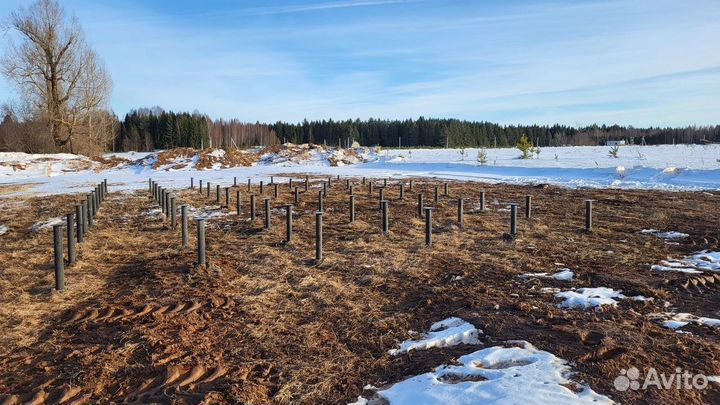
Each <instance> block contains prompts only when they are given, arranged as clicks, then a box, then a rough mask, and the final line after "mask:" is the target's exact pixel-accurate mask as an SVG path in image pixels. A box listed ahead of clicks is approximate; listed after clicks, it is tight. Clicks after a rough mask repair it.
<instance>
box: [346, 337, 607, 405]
mask: <svg viewBox="0 0 720 405" xmlns="http://www.w3.org/2000/svg"><path fill="white" fill-rule="evenodd" d="M513 343H515V344H516V345H519V347H503V346H494V347H489V348H486V349H482V350H479V351H476V352H474V353H470V354H468V355H465V356H462V357H460V358H459V359H458V362H459V363H460V365H441V366H439V367H437V368H435V370H433V371H431V372H428V373H425V374H420V375H418V376H415V377H411V378H409V379H407V380H404V381H401V382H399V383H397V384H394V385H392V386H391V387H390V388H388V389H385V390H382V391H378V392H377V396H378V397H379V398H381V399H383V400H386V401H387V402H388V403H389V405H439V404H443V405H476V404H483V405H514V404H516V405H535V404H537V405H547V404H554V405H584V404H588V405H590V404H592V405H603V404H613V403H614V402H613V401H612V400H611V399H610V398H608V397H606V396H603V395H600V394H598V393H596V392H594V391H593V390H592V389H590V388H589V387H587V386H583V385H580V384H578V383H577V382H575V381H572V380H570V377H571V369H570V367H569V366H568V365H567V362H566V361H565V360H563V359H560V358H558V357H555V356H554V355H553V354H551V353H549V352H546V351H542V350H538V349H537V348H535V347H534V346H533V345H531V344H530V343H528V342H524V341H520V342H513ZM365 403H367V402H361V399H359V400H358V402H355V404H365Z"/></svg>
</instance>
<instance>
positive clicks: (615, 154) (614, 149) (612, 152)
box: [608, 145, 620, 159]
mask: <svg viewBox="0 0 720 405" xmlns="http://www.w3.org/2000/svg"><path fill="white" fill-rule="evenodd" d="M619 152H620V146H618V145H615V146H613V147H611V148H610V150H609V151H608V156H610V157H612V158H615V159H617V158H618V153H619Z"/></svg>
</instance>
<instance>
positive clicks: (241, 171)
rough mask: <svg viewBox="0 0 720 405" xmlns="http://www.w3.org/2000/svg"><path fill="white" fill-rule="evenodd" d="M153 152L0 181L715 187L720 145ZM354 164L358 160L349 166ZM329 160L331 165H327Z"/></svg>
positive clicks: (32, 162) (39, 189) (23, 163)
mask: <svg viewBox="0 0 720 405" xmlns="http://www.w3.org/2000/svg"><path fill="white" fill-rule="evenodd" d="M468 151H469V152H468ZM631 151H632V152H631ZM158 153H160V152H152V153H132V152H129V153H121V154H119V153H115V154H107V155H105V156H104V157H106V158H120V159H127V160H128V161H129V162H128V163H125V164H119V165H118V166H116V167H112V168H107V164H106V163H105V164H102V163H99V162H95V161H92V160H90V159H88V158H85V157H82V156H77V155H25V154H0V179H1V180H2V181H3V182H4V183H8V184H22V183H33V184H32V186H31V187H28V188H27V189H24V190H21V191H17V192H13V193H11V195H21V194H46V195H47V194H59V193H67V192H68V191H69V190H72V191H77V192H84V189H88V190H89V189H91V188H92V186H93V185H94V184H95V183H97V182H98V181H100V180H102V179H105V178H106V179H108V182H109V183H110V184H111V186H110V187H111V189H112V190H111V191H117V190H136V189H143V188H145V187H147V179H148V177H152V178H153V180H156V181H158V182H159V183H160V184H162V185H163V186H165V187H171V188H172V187H183V188H184V187H186V186H187V185H188V184H189V183H190V177H196V179H203V180H206V181H212V182H220V183H227V182H228V179H232V177H234V176H238V177H243V178H252V179H253V181H254V182H256V181H258V180H266V179H267V178H268V177H269V176H270V175H278V174H283V173H287V167H293V168H295V171H297V172H302V173H308V174H314V175H323V176H325V175H341V176H355V177H359V176H365V177H368V178H387V177H394V178H403V177H435V178H438V179H453V180H463V181H479V182H487V183H509V184H537V183H547V184H555V185H558V186H563V187H569V188H578V187H590V188H597V187H603V188H604V187H611V188H625V189H635V188H639V189H658V190H720V163H718V162H717V156H719V155H720V145H706V146H702V145H689V146H685V145H682V146H672V145H665V146H642V147H640V146H632V147H623V148H621V155H620V156H621V157H620V158H619V159H614V158H607V157H606V156H607V149H606V148H605V147H558V148H543V153H542V154H541V155H540V158H538V159H518V158H517V155H518V153H519V152H518V151H517V150H516V149H514V148H504V149H488V155H489V156H488V162H489V163H488V164H486V165H477V162H476V161H475V159H474V158H470V159H467V156H475V153H473V151H471V150H469V149H467V150H466V153H465V155H462V154H460V151H459V150H458V149H413V150H391V151H384V150H383V151H380V152H378V150H377V149H376V148H353V149H352V150H347V149H345V150H342V151H339V150H337V149H336V148H325V147H322V146H320V147H317V146H315V145H313V146H312V147H311V146H310V145H288V146H287V148H286V149H284V150H281V151H279V152H277V153H266V154H265V155H264V156H262V157H261V158H260V160H259V161H257V162H256V164H255V165H253V166H251V167H228V166H230V165H231V163H232V162H230V160H232V159H228V156H227V153H226V154H225V156H224V157H222V158H218V157H217V156H212V154H218V155H219V154H220V153H221V152H217V151H212V150H206V151H205V153H206V157H208V159H206V160H205V162H206V163H207V162H209V166H208V165H207V164H206V165H204V166H203V167H204V168H205V169H216V170H198V168H197V167H196V164H197V163H198V159H199V156H198V154H197V151H192V152H190V151H189V152H188V154H187V155H186V156H176V157H174V158H171V159H168V161H166V162H165V163H164V164H163V165H161V166H160V167H157V168H156V169H153V168H152V166H153V165H154V164H155V163H156V162H157V155H158ZM242 153H246V154H249V155H248V156H247V157H248V159H251V160H252V159H255V153H259V150H251V151H244V152H242ZM555 155H557V158H555ZM357 156H359V159H358V157H357ZM640 156H643V158H642V159H640V158H639V157H640ZM399 157H402V158H399ZM395 158H398V159H395ZM357 161H360V162H359V163H355V162H357ZM13 162H14V163H13ZM223 162H224V163H223ZM333 162H335V164H337V165H338V166H333ZM618 165H622V166H623V167H624V168H625V170H624V171H623V173H622V175H620V174H618V173H617V172H616V167H617V166H618ZM669 166H672V167H682V168H683V169H682V170H681V171H679V173H677V174H673V175H667V174H665V173H663V170H664V168H666V167H669ZM95 170H98V171H95Z"/></svg>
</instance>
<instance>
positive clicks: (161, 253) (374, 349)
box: [0, 175, 720, 404]
mask: <svg viewBox="0 0 720 405" xmlns="http://www.w3.org/2000/svg"><path fill="white" fill-rule="evenodd" d="M276 178H277V177H276ZM297 178H298V179H299V178H301V176H300V175H298V176H297ZM229 183H231V181H229ZM355 183H356V188H355V189H356V195H357V197H356V204H357V221H356V223H355V224H353V225H350V224H348V223H347V220H346V218H347V208H346V207H347V194H346V191H345V190H344V185H343V184H341V183H340V182H334V183H333V187H332V188H331V189H330V193H329V196H328V199H327V201H326V209H325V211H326V213H325V215H324V237H325V245H324V247H325V260H324V261H323V263H322V264H321V265H319V266H315V265H313V263H312V259H313V257H314V220H315V218H314V212H315V210H316V198H317V190H318V189H319V185H318V184H313V186H312V187H311V189H310V192H309V195H308V196H305V195H303V197H302V203H301V204H300V206H299V207H296V209H295V235H294V240H293V242H292V243H290V244H284V243H283V242H282V240H283V238H284V226H283V224H284V215H283V211H282V210H279V209H276V208H274V209H273V211H272V216H273V218H272V227H271V229H270V230H267V231H264V230H262V228H261V227H262V220H261V218H258V219H257V220H256V221H255V222H251V221H249V220H248V219H247V209H246V210H245V212H244V213H243V214H242V215H240V216H237V215H234V214H232V213H231V214H230V215H227V216H223V217H219V218H215V219H211V220H209V221H208V230H207V235H208V257H209V259H210V263H211V269H210V270H211V271H209V272H198V271H194V270H193V269H194V268H195V263H194V261H195V255H194V252H193V251H192V249H187V250H183V249H180V248H179V233H178V231H172V230H169V229H167V227H166V225H165V224H164V223H163V222H162V220H161V219H159V218H154V219H153V218H146V217H145V216H143V215H141V214H142V213H143V212H145V211H146V210H147V209H149V208H150V207H152V206H153V204H152V202H151V201H150V200H149V199H148V198H147V193H145V192H138V193H137V194H135V195H111V196H110V198H109V200H108V201H106V203H105V204H104V206H103V207H102V209H101V213H100V216H99V218H98V223H97V225H96V227H95V228H94V229H93V230H92V232H91V234H90V235H89V237H88V239H87V241H86V242H85V243H84V244H83V246H81V247H80V257H79V262H78V265H76V266H74V267H72V268H70V269H68V270H67V274H66V279H67V284H68V285H67V290H66V291H64V292H62V293H52V292H51V291H50V288H49V286H51V285H52V274H51V273H52V271H51V258H52V252H51V235H50V232H44V233H40V234H35V233H30V232H27V231H25V230H27V229H28V228H29V227H30V226H31V225H32V224H33V223H34V222H35V221H37V220H39V219H46V218H50V217H54V216H59V215H61V214H63V213H64V210H66V209H67V207H71V206H72V204H73V197H72V196H54V197H44V198H43V199H37V198H31V199H28V200H25V201H23V202H22V203H23V205H20V206H17V205H11V206H10V208H8V209H3V210H2V211H0V223H4V224H7V225H9V226H10V229H11V231H10V233H8V234H6V235H4V236H2V237H1V238H2V240H3V242H5V244H4V246H2V247H1V248H0V260H2V263H4V266H3V267H2V270H0V283H1V284H0V290H1V291H3V292H4V294H2V297H1V298H0V327H2V328H3V330H4V331H5V333H4V334H3V337H2V340H0V358H2V359H3V360H2V365H3V370H4V371H5V373H3V375H2V376H0V387H1V388H0V398H2V396H3V394H7V395H10V394H17V395H18V397H17V399H18V400H19V401H20V400H22V401H27V400H28V399H29V398H31V397H33V396H35V395H39V394H38V393H39V392H44V393H45V395H46V398H45V402H46V403H53V401H55V402H57V398H58V397H59V396H60V395H61V394H62V390H63V389H64V388H67V387H69V386H72V387H76V388H77V389H78V392H77V393H74V394H73V397H74V398H85V400H86V402H94V403H97V402H103V403H106V402H122V401H128V402H132V401H137V402H142V403H148V402H154V403H155V402H156V403H174V404H186V403H187V404H189V403H192V404H197V403H274V404H338V403H347V402H349V401H351V400H353V399H354V398H356V397H357V395H358V394H359V393H360V392H362V387H363V386H364V385H365V384H368V383H370V384H374V385H377V386H381V385H383V384H387V383H392V382H396V381H398V380H400V379H402V378H404V377H405V376H407V375H412V374H417V373H420V372H423V371H427V370H429V369H430V368H432V367H434V366H437V365H439V364H442V363H447V362H449V361H452V359H453V358H454V357H457V356H458V355H460V354H464V353H467V352H469V351H472V350H474V349H475V348H469V347H455V348H449V349H437V350H431V351H428V352H420V353H413V354H410V355H406V356H400V357H392V356H389V355H388V354H387V350H388V349H391V348H393V347H395V346H396V345H397V344H398V342H400V341H402V340H404V339H406V338H408V337H409V336H408V333H407V331H408V330H410V329H412V330H426V329H427V328H428V326H429V325H430V323H431V322H434V321H437V320H439V319H442V318H444V317H447V316H453V315H454V316H460V317H463V318H464V319H466V320H468V321H469V322H472V323H474V324H476V325H477V326H478V327H480V328H482V329H483V330H484V331H485V334H486V336H488V337H489V338H492V339H493V341H494V342H496V341H500V340H506V339H525V340H528V341H530V342H532V343H533V344H535V345H536V346H538V347H539V348H541V349H545V350H549V351H551V352H553V353H555V354H557V355H558V356H560V357H563V358H565V359H568V360H570V361H572V362H573V363H574V366H575V368H576V369H577V370H578V372H579V373H578V378H579V379H581V380H583V381H586V382H588V383H589V384H590V385H591V386H592V387H593V388H595V389H596V390H597V391H599V392H602V393H604V394H608V395H611V396H612V397H613V398H614V399H616V400H619V401H620V402H622V403H638V404H645V403H647V404H654V403H659V402H662V403H683V404H702V403H713V402H717V400H718V397H719V395H720V392H719V391H718V389H717V386H714V385H713V386H711V387H709V388H708V390H705V391H691V392H688V391H658V390H651V391H646V392H634V391H631V392H625V393H619V392H617V391H614V390H613V389H612V380H613V378H614V376H616V375H619V370H620V369H621V368H627V367H630V366H632V365H634V366H638V367H641V366H646V367H649V366H654V367H656V368H658V369H659V370H661V371H663V370H664V371H665V372H668V373H669V372H672V371H673V370H674V368H675V367H683V368H685V369H688V370H695V371H698V372H700V371H702V372H705V373H708V374H720V367H719V366H718V364H719V363H718V354H717V353H718V350H717V349H718V338H717V334H716V332H714V331H713V330H711V329H708V328H700V327H697V328H693V327H688V330H691V331H692V332H693V335H678V334H676V333H674V332H672V331H669V330H667V329H664V328H662V327H660V326H659V325H657V324H655V323H653V322H650V321H649V320H648V318H647V316H646V315H647V314H648V313H651V312H658V311H659V310H661V309H662V308H661V307H662V301H663V300H668V301H670V302H672V303H673V304H674V305H677V306H678V307H679V309H680V310H682V311H687V312H692V313H696V314H699V315H706V316H709V315H711V314H712V311H714V310H715V308H717V305H718V303H720V302H719V301H720V300H718V294H717V288H716V287H710V288H706V289H704V290H703V291H685V290H679V289H677V288H676V287H674V285H675V284H673V282H674V281H676V280H678V281H682V280H683V279H684V278H687V277H686V276H683V275H678V274H657V273H655V274H653V273H651V272H650V271H649V266H650V265H651V264H652V263H654V262H656V261H657V260H659V259H662V258H664V257H666V256H679V255H682V254H685V253H689V252H692V251H695V250H699V249H703V248H711V249H718V237H719V236H720V235H719V234H718V227H717V224H713V223H712V222H711V221H710V220H708V219H709V218H717V216H718V208H717V199H718V198H720V196H718V195H713V194H709V193H661V192H650V191H618V190H565V189H559V188H554V187H546V188H533V187H520V186H507V185H483V184H478V183H452V185H451V187H450V189H451V196H452V197H455V196H458V195H462V196H464V197H468V198H469V200H468V201H466V203H465V206H466V212H468V213H466V217H465V228H464V229H459V228H458V227H457V224H456V222H455V215H456V210H455V201H454V199H453V198H443V199H442V202H441V204H440V205H439V207H438V208H437V210H436V211H435V214H434V215H435V221H434V224H435V230H436V233H435V238H434V246H433V247H432V248H426V247H425V246H424V245H423V221H422V220H420V219H418V218H416V205H415V201H416V192H418V191H423V192H424V193H425V200H426V201H431V200H432V190H433V185H434V184H436V182H434V181H431V180H422V181H421V180H418V179H416V181H415V191H414V192H409V191H407V187H406V197H405V199H404V201H399V200H398V191H397V186H396V185H395V183H394V182H390V184H389V187H388V189H387V190H386V192H385V195H386V198H387V199H389V200H390V219H391V224H390V226H391V232H390V233H389V234H387V235H383V234H382V233H381V232H380V212H379V210H378V207H379V204H378V202H377V194H375V195H374V196H369V195H368V193H367V189H366V188H364V187H363V186H361V185H359V184H358V183H359V181H357V180H356V181H355ZM481 189H484V190H485V191H486V192H487V200H488V203H487V205H488V207H489V210H488V211H487V212H484V213H480V212H470V211H472V210H473V206H474V204H475V203H476V202H477V199H476V196H477V195H478V193H479V191H480V190H481ZM240 190H241V192H242V193H243V199H244V205H243V206H244V208H247V201H248V197H247V195H246V190H245V186H241V188H240ZM281 190H282V195H281V198H280V199H279V201H273V207H280V206H281V205H282V204H284V203H288V202H291V201H292V193H291V192H290V190H289V189H288V188H287V187H286V186H282V187H281ZM254 191H255V192H257V190H254ZM178 194H179V195H180V200H181V201H182V202H184V203H189V204H192V205H193V206H195V207H203V206H208V205H213V204H215V202H214V198H213V199H210V200H208V199H207V198H205V197H204V194H202V195H201V194H200V193H198V192H197V190H194V191H192V190H179V192H178ZM266 194H267V195H268V196H269V195H270V194H271V188H267V189H266ZM525 194H532V195H533V197H534V204H535V206H534V218H533V219H531V220H526V219H524V218H520V219H519V231H520V234H519V235H518V238H517V239H516V240H515V241H514V242H512V243H508V242H506V241H505V240H504V239H503V238H502V234H503V233H504V232H506V231H507V227H508V226H507V223H508V216H509V213H508V212H506V211H504V209H505V207H506V204H505V203H506V202H510V201H517V202H521V201H523V196H524V195H525ZM211 195H212V196H213V197H214V193H211ZM231 195H232V196H233V197H234V192H233V193H231ZM585 198H593V199H596V200H597V202H596V203H595V204H596V205H595V231H594V232H592V233H585V232H583V231H582V230H581V228H582V225H583V210H584V206H583V204H582V200H583V199H585ZM231 206H233V207H234V202H232V203H231ZM520 211H521V212H520V216H522V210H520ZM258 212H260V213H261V212H262V206H261V204H260V203H259V204H258ZM650 227H652V228H657V229H670V230H680V231H683V232H687V233H690V234H691V238H690V239H689V240H688V241H685V242H683V243H682V244H680V245H677V246H676V245H668V244H664V243H663V242H662V240H660V239H655V238H652V237H649V236H646V235H640V234H639V233H638V231H639V230H640V229H643V228H650ZM191 235H194V226H191ZM191 245H194V238H192V237H191ZM556 263H562V265H563V266H567V267H570V268H572V269H573V270H574V271H575V272H576V278H575V279H574V280H573V281H572V282H571V283H569V284H567V283H565V284H563V283H561V282H556V281H550V280H537V279H530V280H526V279H522V278H519V277H517V276H518V275H519V274H521V273H525V272H536V271H553V270H554V269H555V268H556V267H558V266H559V265H558V264H556ZM567 285H570V286H573V287H586V286H606V287H612V288H616V289H621V290H623V292H624V293H626V294H627V295H635V294H643V295H646V296H651V297H654V298H655V301H654V302H652V303H649V302H631V301H623V302H621V303H620V304H619V305H618V307H617V308H608V309H606V310H605V311H602V312H592V311H563V310H560V309H558V308H557V307H556V305H555V304H556V301H555V300H554V298H553V297H552V296H551V295H549V294H543V293H541V292H540V290H539V289H540V287H551V286H555V287H562V286H567ZM178 304H181V305H178ZM165 305H167V306H168V307H167V308H166V309H164V310H159V309H158V308H164V307H163V306H165ZM94 309H97V313H93V310H94ZM145 311H147V312H146V313H143V312H145ZM173 311H175V312H173ZM73 317H75V318H79V320H76V321H72V322H68V320H69V319H71V318H73ZM489 338H488V339H487V340H486V341H485V344H493V342H491V341H490V339H489ZM608 376H611V377H608ZM215 377H217V378H215ZM41 390H42V391H41Z"/></svg>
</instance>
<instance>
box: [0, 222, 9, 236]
mask: <svg viewBox="0 0 720 405" xmlns="http://www.w3.org/2000/svg"><path fill="white" fill-rule="evenodd" d="M7 231H8V227H7V226H5V225H1V224H0V235H5V234H6V233H7Z"/></svg>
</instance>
